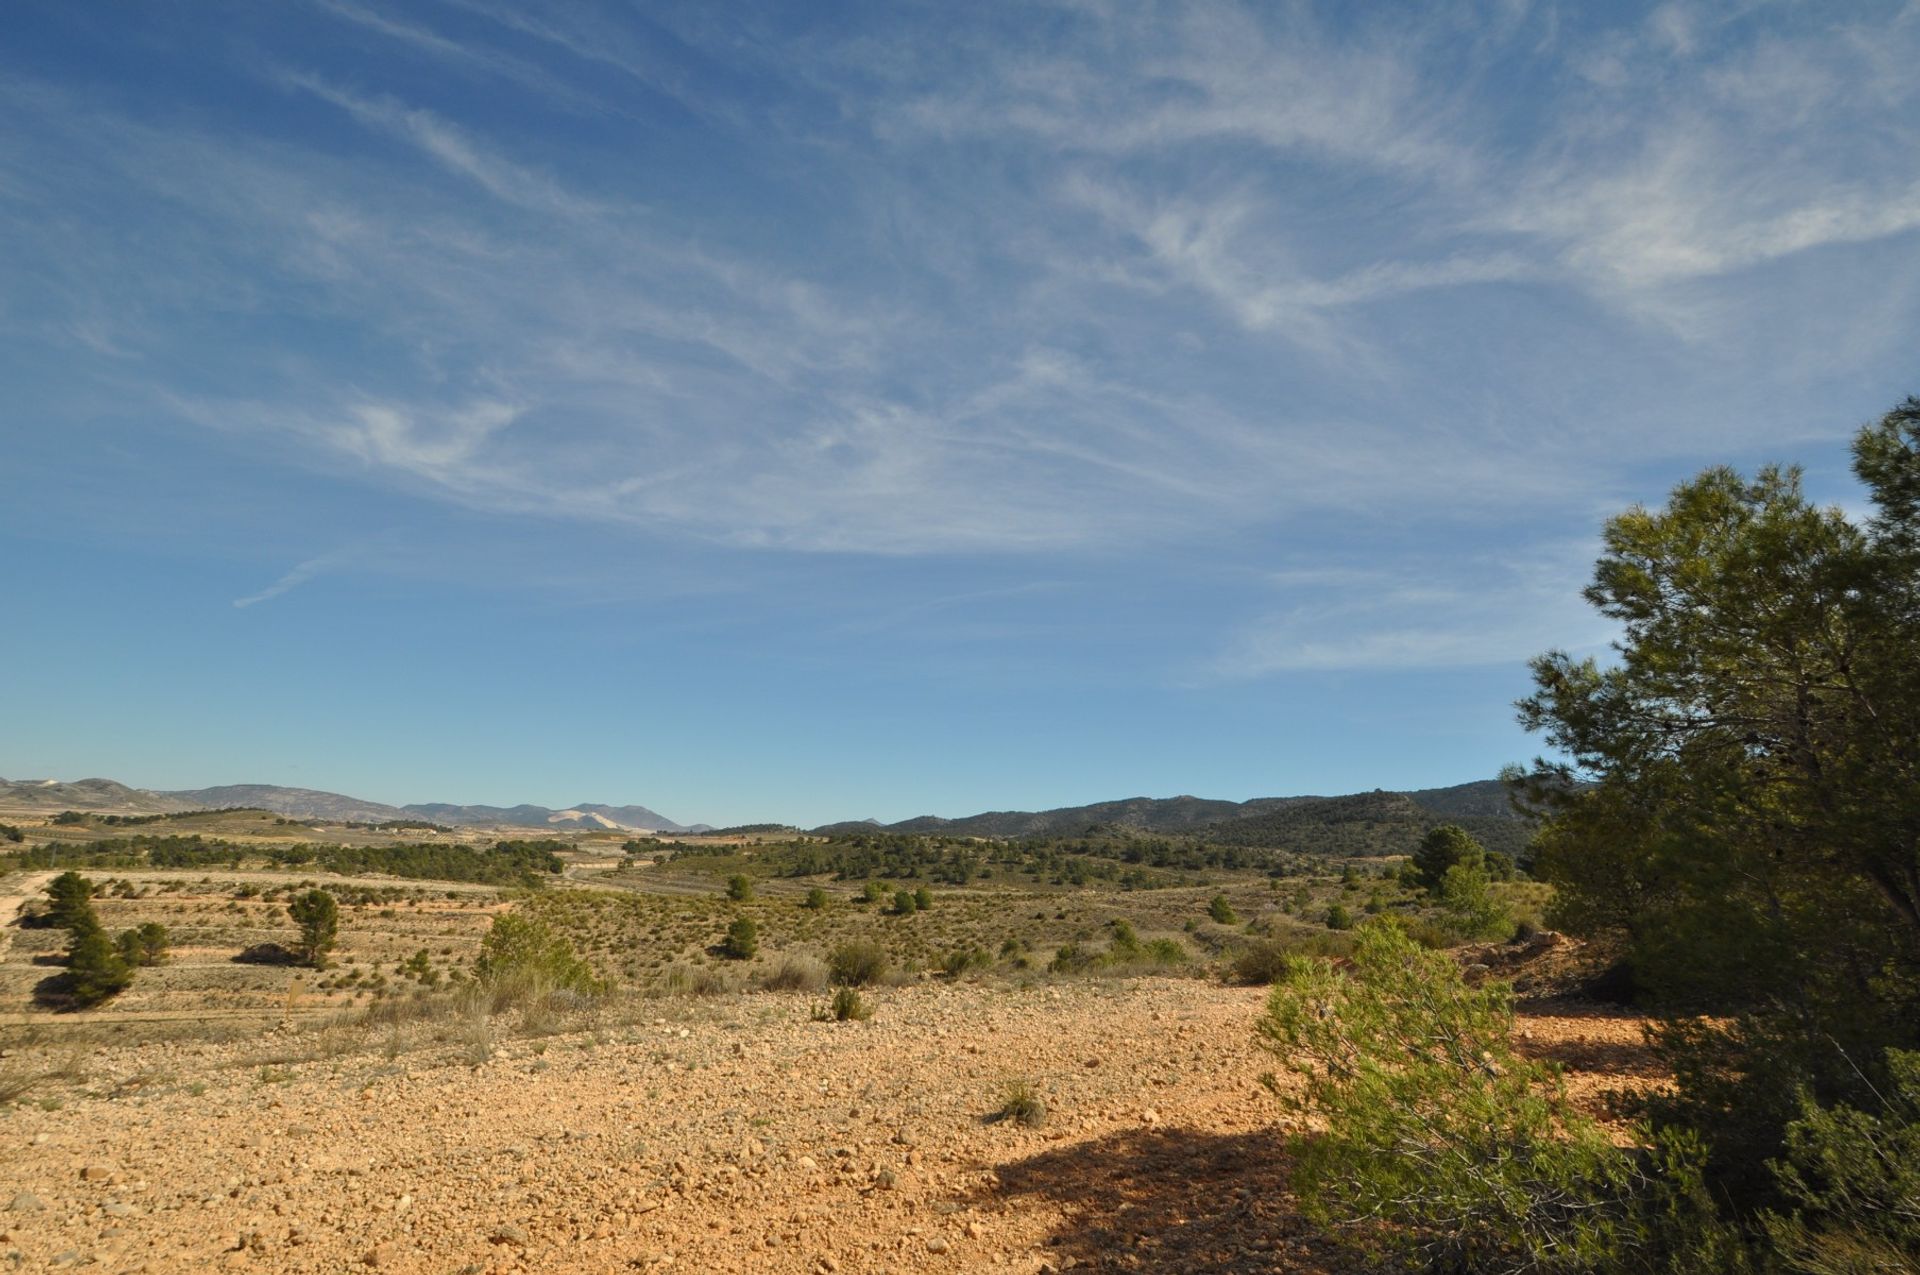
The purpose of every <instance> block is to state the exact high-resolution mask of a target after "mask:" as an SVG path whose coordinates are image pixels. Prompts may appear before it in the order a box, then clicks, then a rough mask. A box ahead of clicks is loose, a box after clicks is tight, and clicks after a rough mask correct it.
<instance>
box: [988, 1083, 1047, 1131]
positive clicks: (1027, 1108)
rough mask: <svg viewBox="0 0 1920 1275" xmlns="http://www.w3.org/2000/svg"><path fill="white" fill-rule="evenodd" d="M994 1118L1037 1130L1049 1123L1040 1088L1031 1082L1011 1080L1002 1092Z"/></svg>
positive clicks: (1044, 1100)
mask: <svg viewBox="0 0 1920 1275" xmlns="http://www.w3.org/2000/svg"><path fill="white" fill-rule="evenodd" d="M993 1117H994V1119H996V1120H1011V1121H1012V1122H1013V1123H1015V1124H1017V1125H1020V1126H1022V1127H1024V1128H1028V1129H1037V1128H1039V1127H1040V1126H1041V1125H1043V1124H1045V1123H1046V1122H1047V1103H1046V1099H1044V1098H1042V1097H1041V1096H1040V1087H1039V1086H1038V1085H1036V1084H1034V1083H1033V1082H1032V1081H1031V1080H1010V1081H1008V1082H1007V1086H1006V1088H1005V1089H1003V1090H1001V1091H1000V1106H999V1108H998V1109H997V1110H996V1111H995V1112H994V1113H993Z"/></svg>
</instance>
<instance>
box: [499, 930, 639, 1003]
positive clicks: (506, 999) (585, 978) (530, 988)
mask: <svg viewBox="0 0 1920 1275" xmlns="http://www.w3.org/2000/svg"><path fill="white" fill-rule="evenodd" d="M473 974H474V978H475V979H476V980H477V981H478V982H479V983H480V985H481V987H482V988H483V989H485V990H486V992H487V994H488V995H489V996H491V997H492V1000H493V1005H494V1008H495V1009H504V1008H506V1007H507V1006H508V1005H510V1004H513V1003H515V1002H518V1001H529V1000H553V999H555V998H564V999H569V1000H593V999H597V998H598V997H600V996H603V995H605V993H606V990H607V987H606V984H605V983H604V982H603V981H602V980H601V979H600V978H599V977H597V976H596V975H595V974H594V972H593V967H592V966H590V965H588V964H587V963H586V962H585V961H583V960H581V959H580V957H579V956H578V955H577V954H576V953H575V952H574V950H573V945H572V944H571V943H568V942H567V940H566V939H564V938H562V937H561V936H559V935H557V934H555V933H554V932H553V931H552V930H549V929H548V928H547V927H546V926H545V925H544V924H542V923H541V922H539V921H536V920H534V919H533V918H532V917H528V916H522V915H520V914H518V913H514V912H505V913H502V914H501V915H499V916H496V917H494V918H493V925H492V926H491V927H490V928H489V929H488V930H487V933H486V937H485V938H483V939H481V940H480V955H479V958H478V959H477V960H476V961H475V962H474V966H473Z"/></svg>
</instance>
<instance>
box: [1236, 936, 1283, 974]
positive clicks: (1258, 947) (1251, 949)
mask: <svg viewBox="0 0 1920 1275" xmlns="http://www.w3.org/2000/svg"><path fill="white" fill-rule="evenodd" d="M1288 954H1289V953H1288V950H1287V945H1286V944H1285V943H1282V942H1281V941H1280V940H1279V939H1260V940H1259V941H1258V942H1254V943H1249V944H1247V945H1246V946H1245V947H1243V948H1241V949H1240V950H1239V951H1238V952H1235V953H1234V955H1233V960H1232V962H1231V963H1229V965H1228V966H1227V969H1228V972H1229V974H1230V976H1231V977H1232V979H1233V981H1234V982H1236V983H1247V984H1262V983H1271V982H1273V981H1274V980H1275V979H1278V978H1279V977H1280V976H1281V975H1283V974H1285V973H1286V971H1287V957H1288Z"/></svg>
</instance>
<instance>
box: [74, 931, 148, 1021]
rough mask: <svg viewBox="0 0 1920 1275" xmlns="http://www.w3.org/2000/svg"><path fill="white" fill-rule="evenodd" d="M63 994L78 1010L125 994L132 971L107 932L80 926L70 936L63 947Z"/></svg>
mask: <svg viewBox="0 0 1920 1275" xmlns="http://www.w3.org/2000/svg"><path fill="white" fill-rule="evenodd" d="M65 982H66V993H67V995H68V996H69V997H71V998H72V1000H73V1002H74V1004H76V1005H79V1006H81V1007H87V1006H92V1005H98V1004H99V1003H100V1002H101V1001H104V1000H106V999H108V998H109V997H112V996H115V995H117V994H119V993H120V992H123V991H125V990H126V988H127V985H128V984H130V983H132V982H133V967H132V966H131V965H129V964H128V963H127V960H126V958H125V957H123V956H121V955H120V949H119V948H117V947H115V946H114V944H113V940H111V939H109V938H108V937H107V932H106V931H105V930H103V929H101V928H100V927H99V926H98V925H97V924H96V925H91V926H87V925H83V926H81V927H80V928H78V929H76V930H75V931H74V932H73V941H72V942H71V943H69V944H68V945H67V975H66V980H65Z"/></svg>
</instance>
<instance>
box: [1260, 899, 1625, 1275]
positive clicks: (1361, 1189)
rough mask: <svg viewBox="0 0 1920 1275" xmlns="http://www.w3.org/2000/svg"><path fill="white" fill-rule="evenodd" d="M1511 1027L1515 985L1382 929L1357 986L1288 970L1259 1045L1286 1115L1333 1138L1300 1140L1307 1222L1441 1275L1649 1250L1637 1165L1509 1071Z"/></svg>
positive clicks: (1328, 975) (1548, 1089)
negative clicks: (1348, 1232)
mask: <svg viewBox="0 0 1920 1275" xmlns="http://www.w3.org/2000/svg"><path fill="white" fill-rule="evenodd" d="M1512 1021H1513V1014H1512V1008H1511V1004H1510V1001H1509V993H1508V991H1507V990H1506V988H1505V987H1504V985H1501V984H1488V985H1487V986H1485V987H1481V988H1470V987H1468V986H1466V984H1465V983H1464V982H1463V981H1462V980H1461V977H1460V972H1459V970H1458V969H1457V968H1456V967H1455V966H1454V964H1453V962H1452V961H1451V960H1449V959H1448V958H1447V957H1446V956H1444V955H1442V954H1439V953H1434V952H1429V951H1426V950H1424V949H1422V948H1421V947H1420V946H1418V945H1417V944H1416V943H1414V942H1413V941H1412V940H1411V939H1409V938H1408V937H1407V936H1406V935H1405V934H1404V933H1402V932H1401V930H1400V929H1399V928H1398V927H1395V926H1391V925H1386V924H1382V923H1380V922H1378V921H1371V922H1368V923H1367V924H1366V925H1364V926H1362V927H1361V928H1360V930H1359V931H1358V933H1357V941H1356V943H1355V947H1354V967H1353V969H1352V971H1351V972H1343V971H1340V970H1337V969H1335V968H1334V966H1333V965H1332V964H1330V963H1329V962H1326V961H1323V960H1316V959H1312V958H1304V957H1290V958H1288V960H1287V962H1286V968H1285V972H1284V976H1283V977H1282V979H1281V980H1280V982H1279V983H1277V984H1276V985H1275V987H1274V989H1273V993H1272V995H1271V997H1270V998H1269V1000H1268V1004H1267V1010H1266V1014H1265V1016H1264V1017H1263V1018H1262V1019H1261V1022H1260V1026H1259V1031H1260V1034H1261V1036H1262V1037H1263V1041H1262V1043H1263V1044H1264V1045H1266V1047H1267V1048H1269V1049H1271V1050H1273V1051H1274V1052H1275V1053H1277V1054H1278V1055H1279V1056H1280V1057H1281V1058H1282V1059H1284V1060H1285V1063H1286V1066H1287V1069H1288V1070H1289V1071H1292V1072H1294V1073H1295V1074H1296V1075H1297V1076H1298V1077H1299V1078H1300V1086H1299V1087H1298V1088H1297V1089H1291V1090H1288V1091H1285V1092H1284V1093H1283V1100H1284V1101H1286V1102H1287V1104H1288V1106H1289V1107H1290V1108H1291V1109H1292V1110H1293V1111H1294V1112H1295V1113H1296V1114H1298V1115H1304V1116H1311V1117H1314V1118H1317V1119H1321V1120H1324V1121H1325V1124H1326V1130H1327V1131H1326V1132H1325V1133H1323V1134H1317V1135H1303V1136H1300V1137H1298V1138H1296V1139H1295V1153H1296V1159H1295V1166H1296V1167H1295V1171H1294V1176H1293V1185H1294V1189H1295V1190H1296V1191H1297V1192H1298V1193H1299V1195H1300V1197H1301V1199H1302V1201H1303V1203H1304V1205H1305V1208H1306V1211H1307V1213H1308V1215H1309V1216H1310V1217H1312V1218H1314V1219H1316V1220H1319V1221H1323V1222H1326V1221H1331V1222H1333V1223H1335V1224H1336V1225H1340V1226H1343V1227H1344V1226H1351V1227H1354V1228H1355V1229H1356V1232H1357V1233H1358V1234H1362V1235H1367V1236H1379V1237H1380V1238H1381V1239H1383V1240H1384V1241H1385V1242H1386V1243H1388V1244H1392V1245H1397V1246H1401V1247H1404V1248H1406V1249H1408V1250H1411V1253H1412V1255H1414V1256H1417V1257H1418V1258H1419V1259H1421V1260H1422V1261H1423V1262H1424V1263H1425V1264H1427V1265H1428V1266H1429V1267H1431V1268H1432V1269H1448V1270H1463V1271H1465V1270H1471V1271H1475V1272H1518V1271H1525V1270H1533V1269H1541V1268H1551V1269H1558V1270H1569V1271H1572V1270H1596V1269H1602V1268H1607V1267H1609V1266H1618V1265H1620V1264H1622V1263H1621V1259H1623V1258H1624V1257H1625V1255H1626V1254H1628V1253H1629V1252H1630V1251H1632V1250H1634V1249H1636V1248H1638V1247H1640V1246H1642V1245H1643V1244H1644V1242H1645V1234H1646V1229H1645V1227H1644V1226H1643V1225H1642V1224H1641V1222H1640V1217H1641V1211H1640V1208H1639V1203H1638V1199H1637V1196H1638V1195H1639V1193H1640V1191H1641V1189H1642V1188H1643V1186H1644V1182H1643V1179H1642V1178H1641V1176H1640V1172H1639V1169H1638V1167H1637V1165H1636V1161H1635V1159H1634V1157H1633V1156H1632V1154H1631V1153H1629V1152H1626V1151H1623V1150H1620V1149H1618V1148H1615V1147H1614V1146H1612V1145H1611V1144H1610V1143H1609V1142H1608V1140H1607V1138H1606V1136H1605V1135H1604V1134H1603V1133H1602V1132H1601V1131H1600V1129H1599V1128H1598V1127H1597V1126H1596V1125H1595V1124H1594V1123H1593V1122H1592V1121H1591V1120H1589V1119H1588V1118H1586V1117H1585V1116H1583V1115H1581V1114H1580V1113H1579V1112H1578V1111H1576V1110H1574V1109H1573V1108H1572V1107H1571V1106H1570V1105H1569V1104H1568V1103H1567V1101H1566V1099H1565V1096H1564V1093H1563V1092H1562V1091H1561V1089H1560V1087H1559V1084H1558V1081H1557V1078H1556V1077H1555V1075H1554V1074H1553V1073H1552V1072H1551V1071H1549V1070H1548V1069H1547V1068H1545V1067H1543V1066H1541V1065H1539V1064H1535V1063H1532V1062H1529V1061H1527V1060H1526V1059H1524V1058H1521V1057H1519V1056H1518V1055H1516V1054H1515V1053H1514V1051H1513V1049H1512V1046H1511V1044H1510V1043H1509V1033H1510V1031H1511V1028H1512ZM1275 1088H1276V1090H1278V1089H1279V1086H1277V1085H1276V1086H1275ZM1381 1221H1384V1222H1387V1223H1389V1224H1390V1229H1389V1230H1388V1231H1387V1232H1386V1233H1384V1234H1382V1233H1381V1232H1380V1231H1379V1228H1378V1227H1377V1225H1376V1224H1377V1223H1378V1222H1381Z"/></svg>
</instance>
